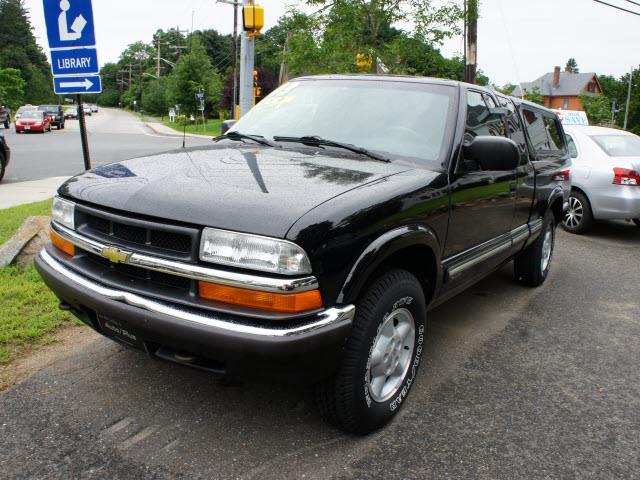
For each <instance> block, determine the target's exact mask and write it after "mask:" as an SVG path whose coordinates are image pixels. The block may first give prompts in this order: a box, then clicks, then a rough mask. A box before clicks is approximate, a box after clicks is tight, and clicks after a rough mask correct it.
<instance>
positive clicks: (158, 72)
mask: <svg viewBox="0 0 640 480" xmlns="http://www.w3.org/2000/svg"><path fill="white" fill-rule="evenodd" d="M156 60H157V64H156V77H158V78H160V35H158V58H157V59H156Z"/></svg>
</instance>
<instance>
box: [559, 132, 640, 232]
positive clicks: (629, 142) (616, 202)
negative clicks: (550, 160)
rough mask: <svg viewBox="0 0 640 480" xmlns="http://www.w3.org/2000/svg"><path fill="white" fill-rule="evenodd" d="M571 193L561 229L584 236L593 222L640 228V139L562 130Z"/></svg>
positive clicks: (602, 133) (620, 134) (604, 133)
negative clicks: (630, 222) (569, 162)
mask: <svg viewBox="0 0 640 480" xmlns="http://www.w3.org/2000/svg"><path fill="white" fill-rule="evenodd" d="M564 130H565V133H566V134H567V141H568V147H569V151H570V153H571V156H572V157H573V165H572V167H571V177H572V189H571V196H570V197H569V209H568V210H567V212H566V213H565V217H564V222H563V225H564V228H565V230H567V231H568V232H572V233H583V232H586V231H587V230H588V229H589V228H590V227H591V225H592V224H593V221H594V220H604V219H609V220H614V219H624V220H633V222H634V223H635V224H636V225H638V226H639V227H640V137H638V136H637V135H633V134H632V133H628V132H625V131H622V130H615V129H612V128H603V127H586V126H584V127H583V126H580V127H569V126H566V127H565V129H564Z"/></svg>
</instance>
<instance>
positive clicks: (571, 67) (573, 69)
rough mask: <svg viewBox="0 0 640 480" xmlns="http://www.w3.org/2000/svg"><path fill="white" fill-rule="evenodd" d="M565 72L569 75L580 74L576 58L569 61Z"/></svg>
mask: <svg viewBox="0 0 640 480" xmlns="http://www.w3.org/2000/svg"><path fill="white" fill-rule="evenodd" d="M565 70H566V71H567V72H569V73H580V69H579V68H578V62H577V61H576V59H575V58H573V57H571V58H570V59H569V60H567V65H566V66H565Z"/></svg>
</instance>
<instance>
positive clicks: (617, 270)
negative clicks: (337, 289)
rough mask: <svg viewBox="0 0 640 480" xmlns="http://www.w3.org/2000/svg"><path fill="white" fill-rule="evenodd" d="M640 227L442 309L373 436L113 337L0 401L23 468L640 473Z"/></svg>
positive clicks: (8, 473) (10, 469)
mask: <svg viewBox="0 0 640 480" xmlns="http://www.w3.org/2000/svg"><path fill="white" fill-rule="evenodd" d="M638 242H640V229H638V228H636V227H634V226H631V225H630V224H628V223H623V222H617V223H605V224H602V225H598V227H597V228H596V231H595V232H594V233H593V234H591V235H589V236H584V237H578V236H572V235H569V234H566V233H564V232H559V236H558V244H557V249H556V255H555V257H554V260H553V265H552V267H553V268H552V272H551V274H550V277H549V279H548V281H547V283H546V284H545V285H544V286H543V287H541V288H538V289H529V288H524V287H522V286H519V285H517V284H516V283H515V282H514V281H513V280H512V277H511V273H510V270H509V268H508V267H505V268H504V269H502V270H500V271H498V272H496V273H495V274H493V275H492V276H491V277H489V278H487V279H486V280H484V281H482V282H480V283H479V284H477V285H476V286H475V287H473V288H472V289H470V290H469V291H467V292H465V293H463V294H461V295H459V296H458V297H456V298H455V299H453V300H451V301H449V302H448V303H447V304H445V305H443V306H441V307H439V308H438V309H436V310H434V311H433V312H430V313H429V317H428V327H427V339H426V352H427V355H426V357H425V358H426V361H425V362H424V363H423V365H422V366H421V369H420V371H419V377H418V381H417V383H416V384H415V386H414V389H413V390H412V393H411V395H410V396H409V398H408V400H407V403H406V404H405V405H404V408H403V409H402V411H401V413H400V415H399V416H398V417H397V418H396V419H395V420H394V421H393V422H392V423H391V424H390V425H389V426H387V428H385V429H384V430H382V431H380V432H377V433H375V434H372V435H369V436H367V437H364V438H359V437H353V436H349V435H345V434H343V433H341V432H340V431H337V430H335V429H333V428H332V427H329V426H327V425H325V424H324V423H323V422H322V421H321V420H320V418H319V417H318V414H317V411H316V410H315V407H314V404H313V398H312V393H311V391H310V390H306V389H296V388H291V387H285V386H279V385H271V384H259V383H244V384H239V383H231V384H229V383H226V382H222V381H220V380H219V379H216V378H214V377H212V376H211V375H209V374H207V373H203V372H199V371H193V370H189V369H187V368H185V367H180V366H176V365H172V364H165V363H160V362H158V361H154V360H151V359H148V358H147V357H145V356H144V355H143V354H141V353H138V352H135V351H130V350H126V349H123V348H122V347H120V346H117V345H115V344H113V343H111V342H110V341H108V340H106V339H103V338H100V337H98V338H97V339H96V340H93V341H91V342H89V343H88V344H87V345H86V346H83V347H82V348H79V349H76V350H74V353H70V354H69V355H68V356H66V358H64V359H62V360H60V361H58V362H57V363H55V364H53V365H52V366H50V367H48V368H45V369H43V370H42V371H40V372H39V373H36V374H35V375H33V376H31V377H30V378H28V379H27V380H26V381H24V382H23V383H22V384H20V385H18V386H16V387H14V388H13V389H11V390H9V391H8V392H5V393H4V394H2V395H0V439H2V440H1V441H2V448H0V464H1V465H3V467H2V472H3V476H4V477H5V478H55V479H68V478H100V479H103V478H104V479H124V478H185V479H197V478H202V479H205V478H206V479H230V478H240V479H251V478H255V479H271V478H273V479H282V478H314V479H316V478H317V479H325V478H336V479H361V478H380V479H404V478H416V479H418V478H419V479H430V478H437V479H440V478H478V479H514V478H527V479H529V478H533V479H537V478H540V479H542V478H601V479H612V478H632V477H635V476H637V475H638V472H640V415H639V414H638V412H639V411H640V400H639V399H640V373H639V372H640V370H639V369H638V363H639V361H640V315H639V314H638V312H639V311H640V297H639V295H638V278H639V274H638V272H639V271H640V256H639V255H638Z"/></svg>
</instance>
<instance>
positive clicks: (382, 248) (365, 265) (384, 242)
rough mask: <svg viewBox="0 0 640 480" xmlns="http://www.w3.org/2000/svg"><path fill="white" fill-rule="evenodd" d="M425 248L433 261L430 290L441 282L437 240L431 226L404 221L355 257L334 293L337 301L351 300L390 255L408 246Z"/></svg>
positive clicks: (435, 290) (440, 264)
mask: <svg viewBox="0 0 640 480" xmlns="http://www.w3.org/2000/svg"><path fill="white" fill-rule="evenodd" d="M415 246H422V247H426V248H429V249H430V250H431V252H432V253H433V256H434V258H435V263H436V279H435V285H434V292H437V291H438V290H439V289H440V285H441V283H442V280H441V279H442V262H441V255H440V251H441V250H440V243H439V242H438V236H437V235H436V234H435V232H434V231H433V230H431V229H430V228H428V227H425V226H423V225H406V226H403V227H399V228H395V229H393V230H389V231H387V232H385V233H383V234H382V235H380V236H379V237H378V238H376V239H375V240H374V241H373V242H371V243H370V244H369V245H368V246H367V247H366V248H365V249H364V251H363V252H362V253H361V254H360V256H359V257H358V259H357V260H356V261H355V263H354V264H353V266H352V267H351V270H350V271H349V274H348V275H347V278H346V279H345V281H344V283H343V285H342V288H341V289H340V292H339V294H338V297H337V303H338V304H341V303H344V302H345V301H354V300H355V298H357V296H358V294H359V293H360V291H361V290H362V288H363V287H364V285H365V284H366V282H367V280H368V279H369V277H370V276H371V274H372V273H374V272H375V270H376V269H377V268H378V267H379V266H380V265H381V264H382V263H383V262H384V261H385V260H386V259H387V258H389V257H390V256H391V255H393V254H394V253H396V252H398V251H400V250H402V249H404V248H408V247H415Z"/></svg>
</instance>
